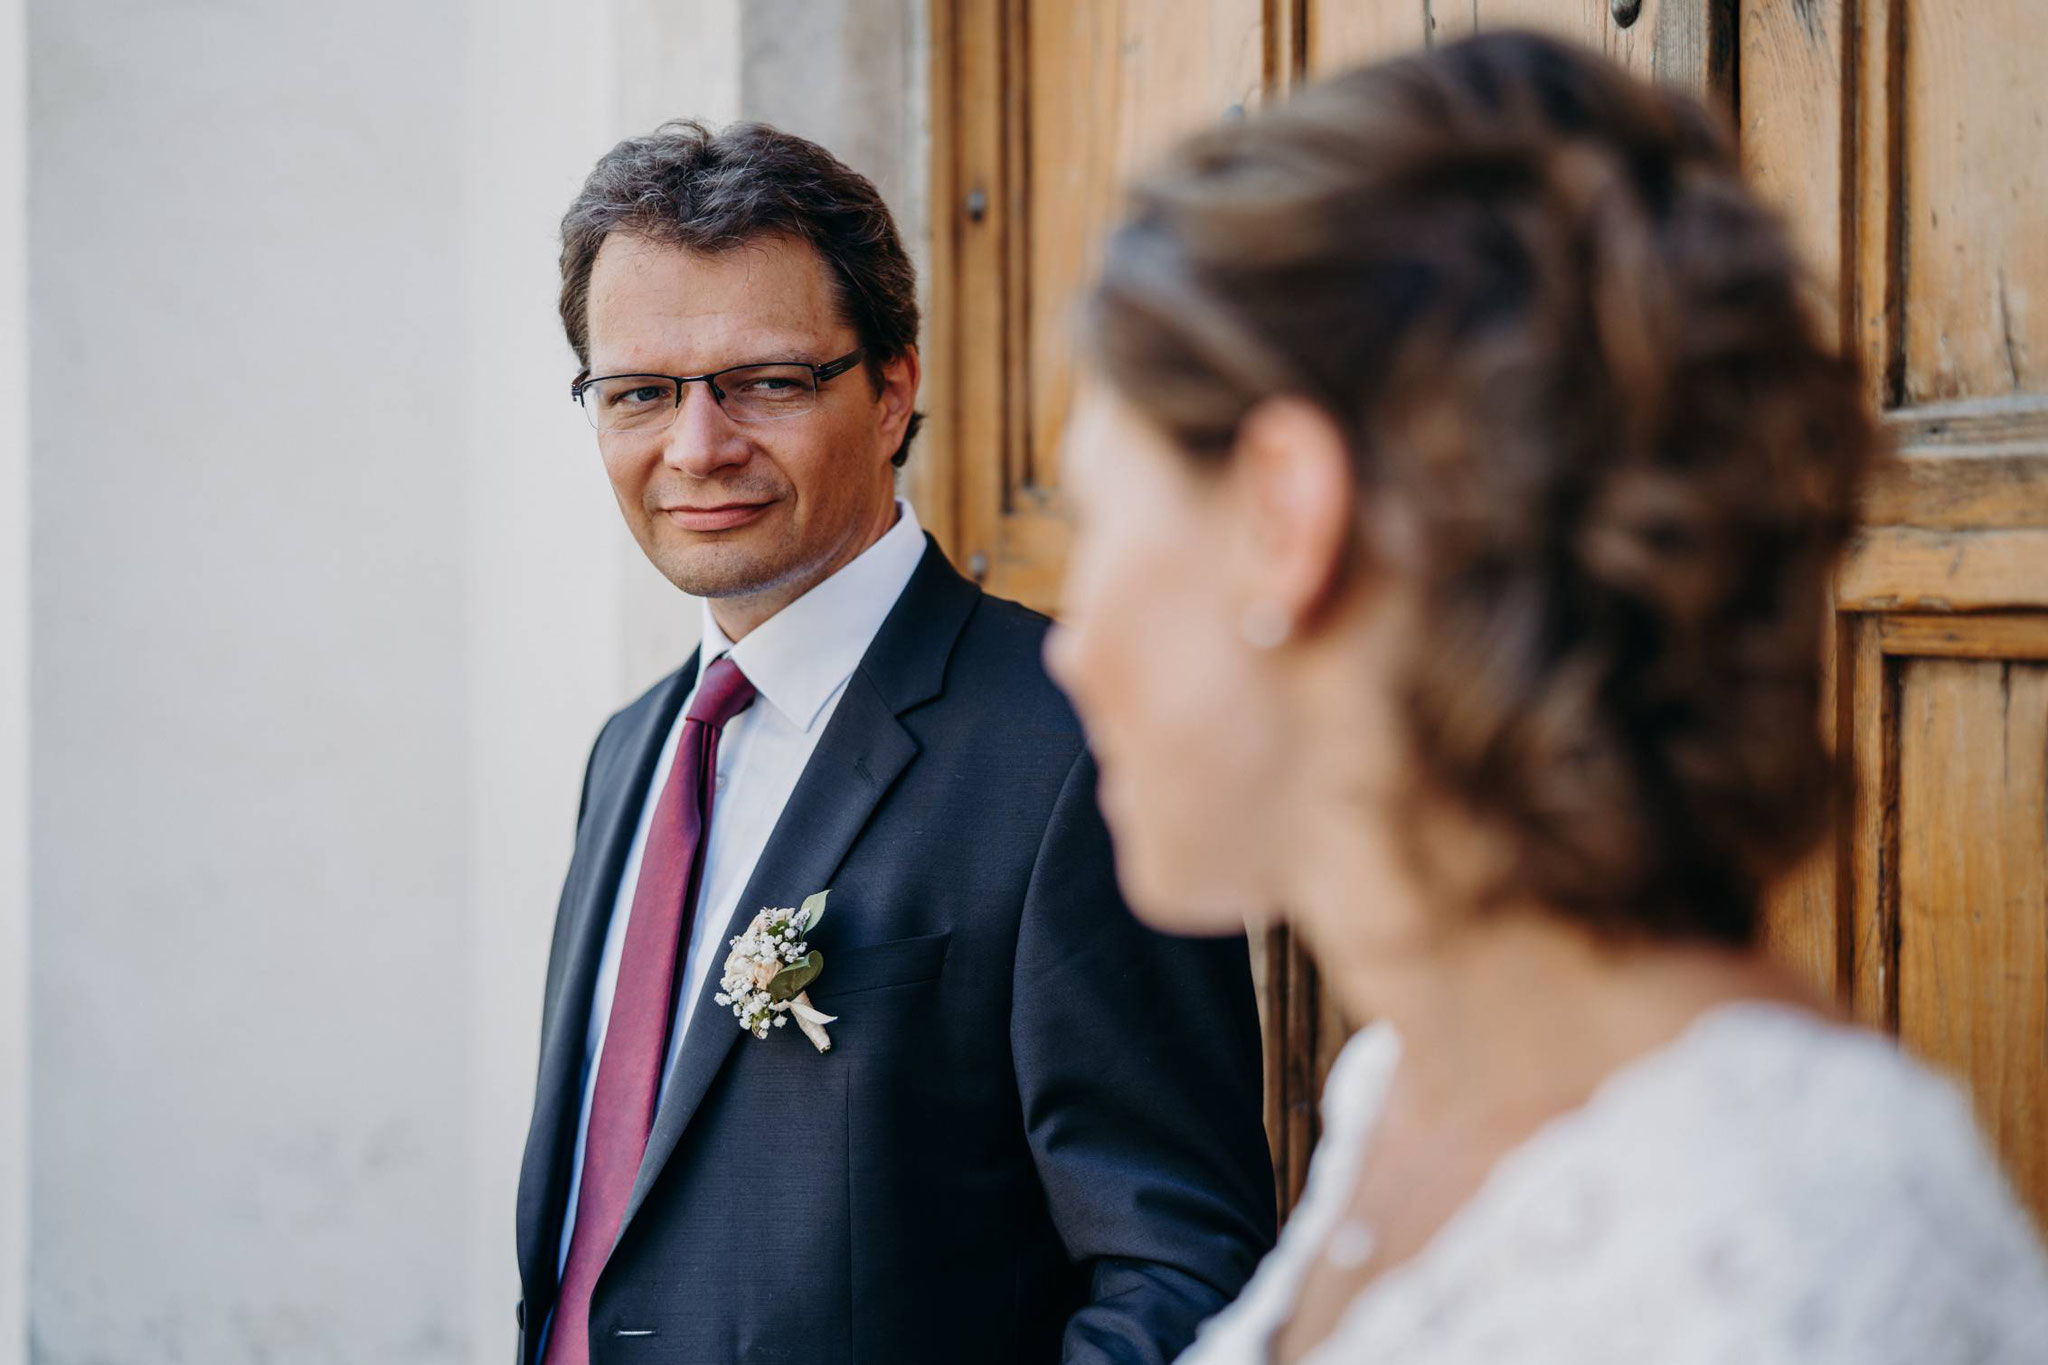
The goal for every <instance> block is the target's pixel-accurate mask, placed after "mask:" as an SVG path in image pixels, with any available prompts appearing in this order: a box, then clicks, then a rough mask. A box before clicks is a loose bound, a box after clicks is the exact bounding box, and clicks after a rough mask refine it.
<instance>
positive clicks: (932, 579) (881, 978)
mask: <svg viewBox="0 0 2048 1365" xmlns="http://www.w3.org/2000/svg"><path fill="white" fill-rule="evenodd" d="M1046 626H1047V623H1046V621H1045V618H1043V617H1041V616H1039V615H1037V614H1035V613H1032V612H1029V611H1026V610H1025V609H1024V608H1022V607H1019V606H1016V605H1015V604H1012V603H1009V602H1004V601H1001V600H999V599H996V598H993V597H988V596H985V595H983V593H982V592H981V590H980V589H979V588H978V587H976V586H975V585H974V584H972V583H969V582H968V581H966V580H965V579H963V578H962V577H960V576H959V575H958V574H957V573H955V572H954V570H953V568H952V566H951V565H950V564H948V563H947V562H946V559H945V557H944V555H943V554H941V553H940V551H939V550H938V548H937V546H936V545H935V544H934V545H929V546H928V547H927V550H926V553H925V557H924V560H923V562H922V563H921V565H920V566H919V568H918V570H917V572H916V574H915V575H914V577H913V578H912V579H911V582H910V585H909V587H908V588H907V589H906V590H905V591H904V593H903V596H902V598H901V599H900V600H899V601H898V603H897V604H896V606H895V608H894V609H893V611H892V612H891V614H890V616H889V617H888V620H887V621H886V622H885V623H884V625H883V626H882V629H881V632H880V633H879V634H878V635H877V637H876V639H875V641H874V643H873V645H872V646H871V647H870V649H869V651H868V653H867V656H866V658H865V659H864V660H863V661H862V663H861V665H860V668H859V669H858V671H856V672H855V674H854V676H853V678H852V680H851V682H850V683H849V684H848V686H847V689H846V692H845V694H844V696H843V697H842V698H841V700H840V702H839V706H838V708H837V710H836V711H835V712H834V714H833V716H832V718H831V720H830V721H829V722H828V723H827V726H826V729H825V732H824V734H823V735H822V736H821V737H820V739H819V743H818V747H817V750H816V751H815V753H814V754H813V756H812V758H811V760H810V764H809V766H808V767H807V768H806V769H805V770H804V774H803V777H802V778H801V780H800V781H799V782H798V784H797V787H796V790H795V792H794V793H793V794H792V795H791V797H790V800H789V804H788V806H787V807H786V808H785V810H784V812H783V814H782V817H781V820H780V823H779V824H778V825H777V826H776V828H775V831H774V834H773V835H772V836H771V838H770V839H769V841H768V845H767V848H766V850H765V851H764V852H763V854H762V856H761V860H760V863H759V865H758V866H757V867H756V869H755V871H754V874H753V877H752V880H751V881H750V882H749V884H748V886H747V891H746V894H745V896H744V897H743V898H742V900H741V902H740V904H739V905H738V906H737V907H736V908H735V909H734V910H733V913H732V920H731V923H730V925H729V926H726V927H725V928H724V931H723V932H724V935H725V936H726V937H730V936H732V935H733V934H737V933H738V932H740V930H741V929H743V928H744V927H745V925H746V922H747V921H748V920H749V919H751V918H752V916H753V913H754V911H755V910H757V909H759V908H760V907H761V906H763V905H777V906H788V905H796V904H797V903H799V902H800V901H802V900H803V898H804V897H806V896H808V895H810V894H811V893H812V892H814V891H819V890H823V889H826V888H828V887H829V888H830V889H831V891H832V905H831V911H830V913H829V914H827V915H826V916H825V919H824V921H823V922H822V923H821V924H820V925H819V927H818V929H817V930H816V931H815V932H814V933H813V934H812V936H811V943H812V945H813V947H815V948H817V949H818V950H820V951H821V952H822V953H823V954H824V958H825V970H824V974H823V976H821V977H820V978H819V980H818V982H817V984H816V985H814V986H813V987H812V988H811V991H810V994H811V998H812V1000H813V1001H814V1002H815V1004H816V1005H817V1007H818V1008H819V1009H821V1010H823V1011H825V1012H826V1013H827V1014H835V1015H837V1016H839V1019H838V1022H837V1023H835V1024H833V1025H831V1027H830V1032H831V1034H832V1040H833V1048H832V1050H831V1051H830V1052H828V1053H823V1054H821V1053H819V1052H817V1051H815V1050H814V1049H813V1048H812V1047H811V1045H810V1044H809V1043H808V1042H807V1041H806V1040H805V1038H804V1036H803V1034H802V1033H801V1032H799V1031H798V1030H796V1029H795V1028H787V1029H777V1030H774V1031H772V1032H771V1033H770V1034H769V1036H768V1037H767V1038H766V1039H765V1040H763V1039H755V1038H752V1037H750V1036H743V1035H742V1034H741V1032H740V1029H739V1026H738V1024H737V1022H736V1021H735V1020H734V1019H733V1018H732V1017H731V1014H730V1012H729V1011H728V1010H726V1009H724V1008H721V1007H720V1006H719V1005H717V1004H716V1003H715V1002H714V1001H713V1000H712V999H711V996H712V994H713V992H715V991H716V990H717V981H716V977H717V973H716V972H715V971H714V972H713V973H712V974H711V977H712V979H711V980H708V981H707V982H706V983H705V987H704V993H703V996H702V998H701V999H699V1000H698V1001H697V1004H696V1007H695V1013H694V1014H693V1015H692V1016H691V1024H690V1029H689V1032H688V1034H687V1035H686V1036H685V1038H684V1042H683V1047H682V1051H681V1053H680V1054H679V1056H678V1058H677V1060H676V1062H675V1067H674V1073H673V1076H672V1079H671V1080H670V1083H669V1091H668V1094H667V1096H666V1097H665V1100H664V1102H663V1104H662V1107H661V1109H660V1111H659V1112H658V1113H657V1114H656V1116H655V1120H654V1128H653V1133H652V1135H651V1137H650V1138H649V1141H648V1145H647V1155H646V1159H645V1161H644V1162H643V1164H642V1166H641V1169H640V1174H639V1179H638V1182H637V1183H636V1185H635V1187H634V1190H633V1195H632V1199H631V1202H630V1204H629V1206H628V1212H627V1215H626V1219H625V1223H624V1225H623V1227H622V1229H621V1231H620V1234H619V1237H618V1240H617V1242H616V1243H615V1244H614V1246H613V1248H612V1252H611V1256H610V1258H609V1260H608V1261H607V1263H606V1265H605V1268H604V1271H603V1274H602V1276H601V1277H600V1278H599V1280H598V1282H597V1287H596V1290H595V1292H594V1294H593V1296H592V1300H591V1317H590V1322H591V1327H590V1346H591V1360H592V1361H593V1363H594V1365H598V1363H602V1365H641V1363H642V1362H646V1363H647V1365H652V1363H653V1362H682V1361H688V1362H691V1365H714V1363H717V1362H741V1361H744V1362H755V1361H760V1362H768V1361H778V1362H790V1363H791V1365H853V1362H861V1363H862V1365H917V1363H918V1362H930V1363H931V1365H942V1363H943V1365H965V1363H967V1362H972V1363H973V1365H983V1363H984V1362H995V1363H998V1365H999V1363H1000V1362H1017V1365H1049V1362H1053V1361H1066V1362H1074V1363H1075V1365H1082V1363H1083V1362H1085V1363H1086V1365H1110V1362H1129V1363H1130V1365H1141V1363H1142V1365H1152V1363H1153V1362H1164V1361H1168V1360H1171V1359H1172V1358H1173V1357H1174V1356H1175V1355H1176V1354H1178V1353H1179V1352H1180V1350H1181V1349H1182V1348H1183V1347H1185V1346H1186V1345H1187V1343H1188V1342H1189V1340H1190V1339H1191V1338H1192V1337H1193V1335H1194V1330H1195V1327H1196V1326H1197V1324H1199V1323H1200V1322H1201V1321H1202V1320H1203V1319H1204V1318H1206V1317H1208V1316H1210V1315H1211V1314H1212V1313H1214V1312H1216V1311H1217V1310H1218V1309H1219V1308H1221V1307H1222V1306H1223V1305H1224V1304H1225V1303H1226V1302H1228V1301H1229V1300H1230V1299H1231V1298H1232V1297H1233V1296H1234V1295H1235V1294H1236V1293H1237V1292H1238V1290H1239V1288H1240V1287H1241V1286H1242V1285H1243V1284H1244V1282H1245V1280H1246V1279H1247V1278H1248V1277H1249V1276H1250V1274H1251V1271H1252V1268H1253V1266H1254V1265H1255V1264H1256V1263H1257V1261H1258V1259H1259V1257H1260V1256H1261V1255H1262V1254H1263V1253H1264V1252H1265V1251H1266V1249H1267V1248H1268V1246H1270V1245H1271V1243H1272V1239H1273V1230H1274V1207H1273V1178H1272V1170H1271V1165H1270V1162H1269V1159H1268V1154H1267V1148H1266V1142H1265V1136H1264V1132H1263V1129H1262V1123H1261V1115H1262V1112H1263V1103H1262V1088H1261V1056H1262V1054H1261V1048H1260V1042H1259V1029H1258V1019H1257V1014H1256V1009H1255V1006H1254V1002H1253V994H1252V983H1251V975H1250V971H1249V966H1248V962H1247V957H1246V951H1245V944H1244V940H1243V939H1242V938H1241V937H1240V938H1230V939H1216V940H1190V939H1175V938H1169V937H1166V936H1163V935H1159V934H1155V933H1153V932H1151V931H1149V930H1147V929H1145V928H1144V927H1143V926H1141V925H1139V924H1138V923H1137V922H1136V921H1135V920H1134V919H1132V917H1131V915H1130V912H1129V911H1128V910H1127V909H1126V908H1125V907H1124V905H1123V903H1122V901H1121V900H1120V898H1119V897H1118V894H1117V889H1116V883H1115V880H1114V873H1113V870H1112V867H1111V862H1110V848H1109V838H1108V834H1107V832H1106V830H1105V828H1104V826H1103V823H1102V819H1101V816H1100V814H1099V813H1098V811H1097V809H1096V805H1095V790H1094V788H1095V774H1094V768H1093V764H1092V762H1091V760H1090V759H1089V756H1088V753H1087V751H1086V749H1085V748H1084V746H1083V743H1082V737H1081V731H1080V727H1079V725H1078V724H1077V722H1076V720H1075V717H1074V715H1073V713H1072V711H1071V710H1070V709H1069V708H1068V706H1067V704H1066V702H1065V700H1064V699H1063V698H1062V697H1061V696H1060V695H1059V693H1058V692H1057V691H1056V690H1055V689H1054V688H1053V686H1052V684H1051V683H1050V681H1049V680H1048V679H1047V677H1046V674H1045V671H1044V668H1043V666H1042V664H1041V662H1040V655H1039V651H1040V645H1041V643H1042V641H1043V638H1044V635H1045V631H1046ZM694 677H695V662H694V661H693V662H692V663H691V665H690V666H688V667H686V668H684V669H682V670H681V671H680V672H678V673H676V674H675V675H673V676H671V677H669V678H667V679H665V680H664V681H662V682H661V683H659V684H657V685H656V686H655V687H654V689H653V690H652V691H650V692H648V693H647V695H645V696H644V697H642V698H640V699H639V700H638V701H636V702H634V703H633V704H632V705H631V706H628V707H627V708H626V709H625V710H623V711H621V712H619V713H618V714H617V715H615V716H613V717H612V719H611V720H610V722H609V723H607V724H606V725H605V727H604V730H603V732H602V733H601V734H600V735H599V736H598V739H597V744H596V746H595V748H594V750H593V752H592V754H591V757H590V766H589V769H588V771H587V773H586V776H585V780H584V791H583V804H582V809H581V813H580V815H579V817H578V821H577V829H576V851H575V855H574V857H573V859H572V860H571V862H570V865H569V873H568V879H567V883H566V885H565V886H564V887H563V890H562V900H561V908H560V911H559V914H558V917H557V920H556V925H555V936H554V948H553V953H552V956H551V958H550V961H549V964H548V977H547V992H546V997H545V1008H544V1012H543V1016H542V1026H541V1033H542V1041H541V1061H540V1077H539V1085H538V1088H537V1097H536V1102H535V1105H534V1116H533V1124H532V1129H531V1132H530V1134H529V1136H528V1140H527V1146H526V1157H525V1163H524V1166H523V1169H522V1172H521V1178H520V1189H519V1242H518V1252H519V1268H520V1275H521V1278H522V1281H523V1287H524V1294H525V1297H524V1299H523V1301H522V1303H521V1305H520V1308H519V1321H520V1327H521V1340H520V1354H519V1360H520V1365H533V1355H534V1352H535V1351H536V1350H537V1349H538V1344H539V1338H540V1335H541V1332H540V1328H541V1325H542V1324H543V1323H544V1322H545V1321H546V1320H547V1315H548V1312H549V1309H550V1308H551V1306H552V1304H553V1300H554V1295H555V1292H556V1273H555V1261H556V1253H557V1248H558V1245H559V1239H560V1236H561V1228H562V1216H563V1204H564V1201H565V1198H566V1194H567V1190H568V1185H569V1163H570V1160H571V1154H572V1151H573V1149H574V1146H575V1136H576V1126H577V1119H578V1110H579V1106H580V1101H581V1096H582V1084H583V1076H582V1074H581V1073H582V1066H583V1051H584V1041H585V1033H586V1030H587V1028H588V1026H589V1016H590V999H591V991H592V988H593V985H594V982H595V979H596V974H597V969H598V957H599V953H600V950H601V948H602V946H603V943H604V937H605V928H606V921H607V918H608V917H609V915H610V914H611V911H612V906H613V903H614V895H615V892H616V890H617V888H618V881H619V877H620V872H621V868H622V866H623V864H624V862H625V858H626V853H627V848H628V845H629V843H630V842H631V839H632V833H633V829H634V823H635V820H636V818H637V816H638V814H639V811H640V807H641V802H642V800H643V799H644V796H645V793H646V791H647V785H648V782H649V780H650V778H651V777H652V776H653V768H654V765H655V762H656V760H657V756H658V754H659V751H660V749H661V745H662V740H663V737H664V736H665V735H666V733H667V731H668V729H669V726H670V725H671V724H672V723H673V721H674V718H675V715H676V712H677V710H678V708H679V707H681V706H682V704H683V702H684V699H685V698H686V697H687V695H688V693H689V690H690V686H691V683H692V681H693V679H694Z"/></svg>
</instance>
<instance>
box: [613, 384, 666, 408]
mask: <svg viewBox="0 0 2048 1365" xmlns="http://www.w3.org/2000/svg"><path fill="white" fill-rule="evenodd" d="M667 396H668V386H667V385H665V384H638V385H635V386H634V387H632V388H630V389H621V390H619V391H618V392H617V393H615V394H613V395H612V396H611V397H610V398H609V399H607V400H606V405H607V406H608V407H614V408H633V407H646V406H647V405H649V404H651V403H659V402H661V401H662V400H663V399H664V398H666V397H667Z"/></svg>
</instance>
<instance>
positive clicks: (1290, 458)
mask: <svg viewBox="0 0 2048 1365" xmlns="http://www.w3.org/2000/svg"><path fill="white" fill-rule="evenodd" d="M1229 470H1230V479H1231V482H1232V483H1233V485H1235V486H1234V487H1233V489H1232V492H1233V494H1234V495H1235V497H1236V498H1237V500H1238V502H1239V506H1240V510H1241V511H1242V512H1243V514H1244V515H1243V517H1242V518H1241V525H1243V527H1244V529H1245V535H1246V540H1247V543H1246V545H1245V546H1244V549H1245V550H1246V551H1248V558H1249V560H1250V564H1249V566H1248V568H1249V578H1250V580H1251V581H1250V583H1249V585H1248V588H1249V592H1248V596H1249V599H1250V600H1249V601H1248V602H1247V603H1246V604H1245V609H1246V611H1247V612H1248V613H1255V614H1257V615H1259V616H1260V617H1261V618H1262V619H1263V620H1265V621H1266V622H1267V623H1269V628H1270V629H1271V630H1272V631H1273V632H1274V633H1276V634H1278V635H1279V636H1280V637H1281V638H1284V637H1285V636H1286V635H1288V634H1291V633H1292V632H1293V631H1294V630H1295V629H1297V628H1299V627H1300V626H1301V625H1303V624H1304V623H1305V622H1307V621H1309V620H1311V619H1312V618H1313V617H1315V616H1316V615H1317V613H1318V612H1320V611H1321V610H1322V608H1323V607H1324V606H1325V605H1327V603H1328V602H1329V601H1330V599H1331V598H1332V597H1333V596H1335V594H1336V592H1337V589H1338V587H1339V586H1340V585H1341V583H1342V581H1343V576H1344V567H1345V563H1346V561H1347V558H1348V557H1349V555H1350V553H1351V548H1352V536H1353V532H1354V528H1355V527H1356V525H1357V475H1356V473H1355V472H1354V470H1353V468H1352V463H1351V452H1350V450H1349V448H1348V447H1347V445H1346V444H1345V441H1344V436H1343V433H1342V432H1340V431H1338V429H1337V424H1336V423H1335V422H1334V421H1333V420H1331V418H1330V417H1329V415H1328V414H1326V413H1325V412H1324V411H1323V410H1322V409H1321V408H1318V407H1316V406H1315V405H1314V404H1312V403H1310V402H1308V401H1307V400H1305V399H1301V398H1269V399H1267V400H1265V401H1264V402H1262V403H1260V404H1259V405H1258V406H1257V407H1255V408H1253V409H1252V410H1251V412H1250V413H1249V414H1248V415H1247V416H1246V417H1245V419H1244V421H1243V422H1242V423H1241V424H1240V425H1239V427H1238V433H1237V447H1236V449H1235V451H1234V452H1233V453H1232V457H1231V461H1230V465H1229ZM1248 619H1249V618H1248Z"/></svg>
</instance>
